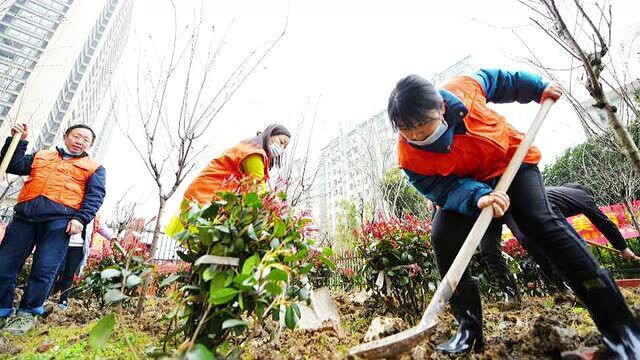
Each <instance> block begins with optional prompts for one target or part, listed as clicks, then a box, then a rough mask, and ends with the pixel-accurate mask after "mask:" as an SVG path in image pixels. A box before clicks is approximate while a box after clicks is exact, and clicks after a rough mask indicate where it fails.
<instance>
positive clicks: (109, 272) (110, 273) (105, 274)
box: [100, 268, 121, 280]
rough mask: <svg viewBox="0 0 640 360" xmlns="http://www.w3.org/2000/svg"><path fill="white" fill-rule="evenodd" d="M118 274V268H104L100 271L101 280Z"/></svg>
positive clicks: (119, 273)
mask: <svg viewBox="0 0 640 360" xmlns="http://www.w3.org/2000/svg"><path fill="white" fill-rule="evenodd" d="M120 275H121V272H120V270H118V269H113V268H109V269H104V270H102V271H101V272H100V277H101V278H102V280H108V279H113V278H114V277H118V276H120Z"/></svg>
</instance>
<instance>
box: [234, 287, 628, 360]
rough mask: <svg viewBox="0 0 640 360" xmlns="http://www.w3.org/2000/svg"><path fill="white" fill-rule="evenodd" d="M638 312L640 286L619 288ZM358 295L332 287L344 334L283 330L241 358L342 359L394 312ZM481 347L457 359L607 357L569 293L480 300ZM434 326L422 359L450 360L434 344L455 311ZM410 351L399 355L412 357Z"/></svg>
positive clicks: (450, 330)
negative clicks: (510, 304) (510, 305)
mask: <svg viewBox="0 0 640 360" xmlns="http://www.w3.org/2000/svg"><path fill="white" fill-rule="evenodd" d="M623 292H624V294H625V297H626V298H627V302H628V303H629V305H630V307H631V309H632V311H633V312H634V314H636V315H640V296H639V294H640V293H639V291H638V290H634V291H628V290H624V291H623ZM356 295H361V294H355V293H345V292H334V293H333V297H334V300H335V301H336V303H337V305H338V308H339V310H340V314H341V319H342V327H343V329H344V330H345V333H346V336H344V337H340V336H339V335H338V333H337V332H336V331H334V330H333V329H323V330H319V331H309V330H304V331H302V330H295V331H290V330H284V331H283V332H282V336H281V337H280V341H279V342H276V343H273V342H270V341H268V340H267V338H268V336H267V334H266V333H265V334H264V335H265V336H264V337H263V338H262V339H261V340H260V341H254V342H253V343H252V344H250V345H248V346H245V353H244V356H243V358H245V359H343V358H345V355H346V353H347V352H348V350H349V348H351V347H352V346H354V345H357V344H359V343H361V342H362V339H363V337H364V334H365V333H366V332H367V329H368V327H369V324H370V323H371V321H372V319H373V318H374V317H376V316H385V315H387V316H392V311H389V309H386V308H385V307H384V306H382V305H379V304H375V303H374V302H373V301H371V300H366V301H365V302H364V303H362V302H360V301H353V299H356V298H361V296H356ZM483 316H484V334H485V339H486V340H485V348H484V351H483V352H482V353H475V354H471V355H466V356H461V357H459V358H461V359H554V358H560V354H561V353H562V352H563V351H571V350H576V349H580V348H597V349H598V351H597V352H596V358H597V359H606V358H607V355H606V350H605V349H604V345H603V344H602V341H601V337H600V335H599V333H598V332H597V329H596V328H595V326H594V324H593V321H592V320H591V318H590V316H589V313H588V311H587V310H586V309H585V308H583V307H582V306H581V305H580V303H579V302H578V301H577V300H576V299H575V298H573V296H567V295H562V296H548V297H525V298H524V299H523V303H522V306H521V307H520V308H519V309H511V310H506V309H500V308H498V307H497V306H495V305H493V303H490V302H488V301H485V302H484V311H483ZM440 320H441V323H440V325H439V326H438V328H437V330H436V331H435V332H434V334H433V335H431V336H430V337H429V338H428V339H427V340H426V341H425V343H424V344H422V346H423V348H424V350H423V351H421V355H420V358H421V359H452V357H451V356H447V355H443V354H439V353H437V352H435V351H434V350H433V349H434V347H435V345H436V344H438V343H441V342H443V341H446V340H447V339H448V338H449V337H450V336H452V335H453V334H454V333H455V331H456V324H455V322H454V318H453V316H452V315H451V314H450V312H449V311H446V312H445V313H444V314H443V315H442V316H441V317H440ZM411 358H412V355H411V353H406V354H403V355H402V356H401V357H400V359H411Z"/></svg>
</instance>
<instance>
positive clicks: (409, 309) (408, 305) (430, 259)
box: [358, 215, 439, 323]
mask: <svg viewBox="0 0 640 360" xmlns="http://www.w3.org/2000/svg"><path fill="white" fill-rule="evenodd" d="M430 228H431V226H430V224H429V223H428V222H425V221H419V220H417V219H416V218H414V217H412V216H408V215H405V217H404V218H403V219H399V218H395V217H394V218H391V219H390V220H384V219H382V218H379V219H378V220H375V221H371V222H367V223H365V224H363V225H362V227H361V228H360V230H359V231H358V238H359V240H360V245H359V246H358V251H359V253H360V256H361V257H363V258H364V261H365V265H364V273H365V276H366V284H367V288H368V289H370V290H371V291H373V296H374V297H375V298H377V299H378V300H381V301H384V302H385V303H387V305H389V308H390V309H395V310H396V311H397V312H398V315H401V316H402V317H404V318H406V319H407V320H409V321H410V322H411V323H415V321H417V320H418V319H419V318H420V316H422V312H423V311H424V309H425V307H426V305H427V302H426V300H427V295H428V294H429V293H430V292H431V291H433V290H434V289H435V287H436V286H437V283H438V281H439V274H438V270H437V267H436V262H435V258H434V256H433V252H432V250H431V244H430V243H429V231H430V230H431V229H430Z"/></svg>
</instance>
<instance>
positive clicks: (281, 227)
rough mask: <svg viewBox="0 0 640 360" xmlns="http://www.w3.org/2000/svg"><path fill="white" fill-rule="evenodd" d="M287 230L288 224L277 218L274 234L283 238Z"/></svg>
mask: <svg viewBox="0 0 640 360" xmlns="http://www.w3.org/2000/svg"><path fill="white" fill-rule="evenodd" d="M286 231H287V225H285V223H284V222H283V221H282V220H280V219H275V220H274V222H273V236H275V237H277V238H282V237H283V236H284V234H285V232H286Z"/></svg>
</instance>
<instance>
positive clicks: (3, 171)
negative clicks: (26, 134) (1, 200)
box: [0, 133, 22, 182]
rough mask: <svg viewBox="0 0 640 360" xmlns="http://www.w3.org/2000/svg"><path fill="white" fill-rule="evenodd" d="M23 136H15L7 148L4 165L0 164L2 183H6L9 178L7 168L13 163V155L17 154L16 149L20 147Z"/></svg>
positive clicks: (19, 134)
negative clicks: (5, 180)
mask: <svg viewBox="0 0 640 360" xmlns="http://www.w3.org/2000/svg"><path fill="white" fill-rule="evenodd" d="M21 135H22V133H16V134H15V135H13V138H12V139H11V143H9V147H8V148H7V152H6V153H5V154H4V158H3V159H2V163H0V182H1V181H4V179H5V178H6V177H7V168H8V167H9V162H11V158H12V157H13V153H15V152H16V148H17V147H18V143H19V142H20V138H21Z"/></svg>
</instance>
